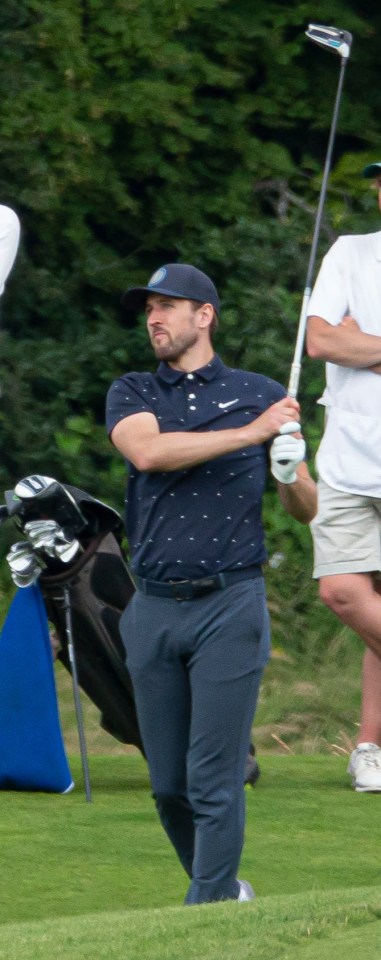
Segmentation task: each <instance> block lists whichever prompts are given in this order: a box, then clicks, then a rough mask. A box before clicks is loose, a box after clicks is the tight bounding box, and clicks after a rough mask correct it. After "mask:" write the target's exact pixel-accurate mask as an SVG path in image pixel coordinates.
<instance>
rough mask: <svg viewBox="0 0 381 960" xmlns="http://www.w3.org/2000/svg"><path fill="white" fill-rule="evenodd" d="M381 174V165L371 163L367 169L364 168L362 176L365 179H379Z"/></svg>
mask: <svg viewBox="0 0 381 960" xmlns="http://www.w3.org/2000/svg"><path fill="white" fill-rule="evenodd" d="M380 173H381V163H369V164H368V166H367V167H364V169H363V172H362V175H363V177H368V178H369V179H371V177H379V176H380Z"/></svg>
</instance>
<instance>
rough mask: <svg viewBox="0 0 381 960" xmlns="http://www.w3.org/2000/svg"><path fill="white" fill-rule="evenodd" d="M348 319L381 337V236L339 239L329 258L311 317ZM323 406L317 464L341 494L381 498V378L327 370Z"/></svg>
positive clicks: (361, 371) (332, 365)
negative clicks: (323, 419) (357, 494)
mask: <svg viewBox="0 0 381 960" xmlns="http://www.w3.org/2000/svg"><path fill="white" fill-rule="evenodd" d="M345 314H349V315H350V316H351V317H353V318H354V319H355V320H356V321H357V323H358V324H359V327H360V329H361V330H363V331H364V333H370V334H375V335H376V336H381V232H378V233H368V234H364V235H360V236H346V237H339V239H338V240H336V243H334V244H333V246H332V247H331V249H330V250H329V251H328V253H327V254H326V256H325V257H324V260H323V263H322V266H321V269H320V272H319V274H318V277H317V280H316V283H315V286H314V289H313V291H312V294H311V299H310V302H309V304H308V315H309V316H317V317H322V318H323V320H326V321H327V322H328V323H330V324H332V326H337V325H338V324H339V323H340V321H341V320H342V319H343V317H344V316H345ZM318 403H321V404H323V405H324V406H325V407H326V410H327V423H326V428H325V432H324V436H323V439H322V441H321V444H320V447H319V450H318V453H317V458H316V463H317V468H318V471H319V474H320V476H321V477H322V479H323V480H325V481H326V483H328V484H329V485H330V486H332V487H334V488H335V489H336V490H343V491H346V492H348V493H359V494H363V495H365V496H372V497H381V376H380V375H379V374H376V373H372V372H371V371H370V370H364V369H358V368H357V369H355V368H352V367H341V366H338V365H337V364H335V363H327V364H326V388H325V390H324V393H323V396H322V397H321V398H320V400H319V401H318Z"/></svg>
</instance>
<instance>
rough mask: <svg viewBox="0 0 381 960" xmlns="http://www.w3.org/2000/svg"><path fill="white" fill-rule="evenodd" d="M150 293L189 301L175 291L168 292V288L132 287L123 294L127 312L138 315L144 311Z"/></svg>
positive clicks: (122, 302) (123, 303)
mask: <svg viewBox="0 0 381 960" xmlns="http://www.w3.org/2000/svg"><path fill="white" fill-rule="evenodd" d="M149 293H163V294H164V296H166V297H175V298H176V300H186V299H187V297H185V296H182V294H181V293H177V292H176V291H175V290H168V288H167V287H131V288H130V289H129V290H126V292H125V293H124V294H123V296H122V298H121V301H120V302H121V304H122V306H123V307H124V308H125V310H128V311H130V312H131V313H135V314H137V313H140V312H141V311H142V310H144V307H145V303H146V300H147V296H148V294H149Z"/></svg>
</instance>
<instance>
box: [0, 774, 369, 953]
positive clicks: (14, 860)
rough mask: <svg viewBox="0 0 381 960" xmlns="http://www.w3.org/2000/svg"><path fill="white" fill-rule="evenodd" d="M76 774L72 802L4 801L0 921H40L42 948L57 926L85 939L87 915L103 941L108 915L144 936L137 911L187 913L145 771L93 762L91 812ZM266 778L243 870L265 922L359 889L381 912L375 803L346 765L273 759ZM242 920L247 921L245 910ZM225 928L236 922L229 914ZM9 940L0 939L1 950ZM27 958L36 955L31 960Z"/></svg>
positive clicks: (253, 810)
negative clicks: (277, 913)
mask: <svg viewBox="0 0 381 960" xmlns="http://www.w3.org/2000/svg"><path fill="white" fill-rule="evenodd" d="M71 765H72V768H73V773H74V776H75V779H76V781H77V786H76V789H75V791H74V792H73V793H72V794H69V795H68V796H59V795H55V794H53V795H45V794H38V793H30V794H27V793H21V792H20V793H15V792H7V791H3V792H2V793H1V794H0V808H1V811H0V844H1V849H2V869H1V874H0V903H1V921H2V923H3V924H7V925H8V924H10V923H12V922H13V923H15V924H16V927H15V930H18V929H20V931H22V929H23V927H22V926H20V928H19V927H18V926H17V924H18V923H20V924H21V925H22V924H24V923H25V922H29V921H31V920H33V921H41V922H42V926H40V927H36V931H39V932H38V934H36V935H37V936H38V937H41V931H43V930H44V929H45V926H44V925H45V924H46V922H47V921H48V928H47V929H50V928H49V923H51V922H53V923H54V922H55V921H56V920H58V919H60V924H64V918H67V929H68V930H70V929H71V928H72V929H73V931H76V930H78V931H81V929H84V928H85V927H86V917H87V916H88V915H89V914H91V924H93V918H94V915H96V914H99V918H100V921H101V922H100V924H99V925H98V924H96V925H95V929H96V930H98V934H97V936H98V935H99V937H100V938H101V939H102V936H103V934H102V929H104V923H105V920H107V918H109V917H112V916H114V915H115V923H116V927H117V928H118V929H119V928H121V927H123V924H124V923H125V915H126V913H125V912H126V911H128V913H129V912H130V911H132V912H134V921H133V922H134V924H136V929H137V930H139V929H140V930H141V929H142V926H141V923H143V927H144V922H145V921H144V922H143V921H140V920H139V918H137V917H136V914H135V911H137V912H138V913H139V911H142V914H143V917H146V916H147V911H150V912H151V913H150V916H151V917H152V916H153V915H154V914H152V911H155V910H159V911H161V910H162V909H164V910H166V909H167V908H172V910H173V909H174V908H177V907H178V906H179V905H180V904H181V903H182V899H183V896H184V894H185V890H186V886H187V879H186V877H185V875H184V873H183V871H182V868H181V867H180V865H179V864H178V862H177V859H176V857H175V855H174V853H173V851H172V849H171V847H170V845H169V843H168V841H167V839H166V837H165V835H164V833H163V831H162V829H161V827H160V825H159V823H158V820H157V817H156V813H155V810H154V806H153V801H152V799H151V797H150V787H149V780H148V776H147V769H146V766H145V763H144V761H143V759H142V758H140V757H139V756H129V757H125V758H124V757H109V758H107V759H105V758H102V757H91V758H90V774H91V781H92V790H93V801H92V803H90V804H89V803H86V801H85V797H84V792H83V786H82V776H81V769H80V763H79V760H78V758H74V759H73V760H72V763H71ZM261 766H262V775H261V778H260V780H259V781H258V783H257V785H256V787H255V788H254V789H249V788H248V789H247V790H246V798H247V832H246V843H245V848H244V854H243V859H242V865H241V870H240V874H241V876H243V877H247V878H248V879H249V880H250V881H251V882H252V883H253V885H254V887H255V889H256V892H257V896H258V907H257V906H256V909H257V910H258V911H259V914H260V913H261V911H262V910H263V909H264V903H265V901H270V903H269V904H268V908H269V910H270V912H271V902H272V900H273V898H274V897H281V898H282V897H283V898H284V897H285V895H287V896H290V895H293V896H294V897H295V898H296V900H295V903H297V902H298V897H302V899H303V898H304V897H305V896H306V893H307V892H308V894H309V896H310V898H311V900H309V899H308V898H307V901H306V902H308V903H310V902H311V903H312V902H313V901H314V897H315V896H316V897H317V901H318V902H320V901H319V897H320V895H321V894H322V893H323V892H326V893H327V894H329V891H334V890H341V891H342V895H343V897H344V901H345V898H346V897H348V896H349V897H350V891H351V890H352V891H353V892H355V891H356V890H358V889H359V888H363V887H366V888H367V889H368V892H367V894H366V897H367V898H368V897H369V896H370V893H372V889H374V898H373V894H372V896H371V900H372V903H373V902H374V903H376V902H377V899H378V900H380V894H381V867H380V854H379V851H380V841H381V827H380V816H379V808H380V800H381V798H380V797H379V796H377V795H371V794H366V795H358V794H355V793H354V792H353V791H352V790H351V789H350V786H349V783H348V779H347V776H346V773H345V762H344V761H343V760H341V759H339V758H337V757H334V756H313V757H303V756H286V755H285V756H277V755H269V756H264V757H263V758H261ZM369 891H370V893H369ZM335 896H336V895H335ZM340 896H341V895H340ZM340 896H339V901H340ZM358 896H361V898H362V897H363V895H362V894H358ZM356 898H357V895H356V896H355V897H354V901H353V903H354V904H355V903H356ZM290 902H291V903H294V900H291V901H290ZM328 902H329V896H328V899H327V898H326V899H324V897H323V900H322V903H324V904H326V903H328ZM235 906H236V905H235ZM184 909H185V908H184ZM241 909H242V912H244V910H245V909H246V905H245V906H243V905H242V908H241ZM266 909H267V908H266ZM297 909H299V907H298V908H297ZM303 909H304V908H303ZM188 912H189V908H187V909H185V914H186V915H188ZM192 912H193V911H192V910H191V911H190V913H192ZM218 916H219V915H218ZM227 917H233V918H234V914H233V915H231V914H229V912H228V914H227ZM75 918H77V919H75ZM152 922H153V921H152ZM157 922H158V923H159V927H160V925H161V923H163V924H164V925H166V924H167V923H168V924H169V920H167V919H162V918H161V914H160V913H159V915H158V918H157ZM187 922H188V921H187ZM190 922H191V923H193V922H195V921H193V920H192V921H190ZM335 922H336V921H335ZM340 922H341V921H340ZM367 922H368V921H367ZM369 922H370V921H369ZM208 923H209V921H208ZM64 925H65V924H64ZM82 925H84V926H82ZM169 925H170V924H169ZM9 929H11V928H10V927H9ZM380 929H381V925H380ZM6 932H7V931H6V930H3V928H2V929H1V937H0V943H1V944H2V949H3V950H4V949H5V947H4V942H5V941H4V936H3V935H5V934H6ZM70 935H71V934H70ZM20 936H22V934H21V933H20ZM73 936H74V934H73ZM76 936H77V934H75V937H76ZM137 936H138V934H137ZM28 937H29V935H28ZM106 940H107V938H106ZM106 940H105V944H104V947H102V950H103V949H104V950H106V947H107V942H106ZM380 948H381V941H380ZM25 949H26V948H25ZM100 949H101V948H100ZM107 949H108V947H107ZM3 955H4V956H5V954H1V952H0V957H2V956H3ZM57 955H58V954H57ZM64 955H65V954H62V956H64ZM97 955H99V956H105V957H106V956H108V955H110V956H114V953H112V952H111V953H110V954H108V953H107V952H104V953H102V952H101V953H99V954H97ZM116 955H117V954H115V956H116ZM163 955H164V956H166V954H163ZM246 955H248V954H246V953H243V954H242V956H246ZM8 956H10V955H8ZM20 956H24V954H20ZM29 956H34V954H29V953H27V952H26V953H25V957H29ZM35 956H36V957H38V956H40V954H39V953H38V952H37V953H36V954H35ZM41 956H45V954H44V953H42V954H41ZM73 956H74V957H76V956H77V954H76V953H74V955H73ZM78 956H79V957H82V954H81V953H79V954H78ZM83 956H86V954H83ZM147 956H151V954H150V953H148V954H147ZM152 956H154V954H152ZM168 956H170V954H169V955H168ZM174 956H175V955H174ZM189 956H192V957H193V956H196V954H193V953H189ZM208 956H209V955H208ZM211 956H214V954H213V953H212V954H211ZM224 956H225V954H224ZM263 956H267V954H265V953H264V954H263ZM274 956H276V954H275V955H274Z"/></svg>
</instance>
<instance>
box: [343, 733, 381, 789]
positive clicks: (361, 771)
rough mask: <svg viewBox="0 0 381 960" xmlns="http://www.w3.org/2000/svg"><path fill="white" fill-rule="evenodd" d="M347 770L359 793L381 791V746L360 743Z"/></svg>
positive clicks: (352, 754) (351, 757)
mask: <svg viewBox="0 0 381 960" xmlns="http://www.w3.org/2000/svg"><path fill="white" fill-rule="evenodd" d="M347 772H348V773H350V774H351V776H352V786H353V787H354V788H355V790H356V791H357V792H358V793H381V747H378V746H377V744H376V743H360V744H359V745H358V747H357V749H356V750H354V751H353V753H351V756H350V758H349V764H348V770H347Z"/></svg>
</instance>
